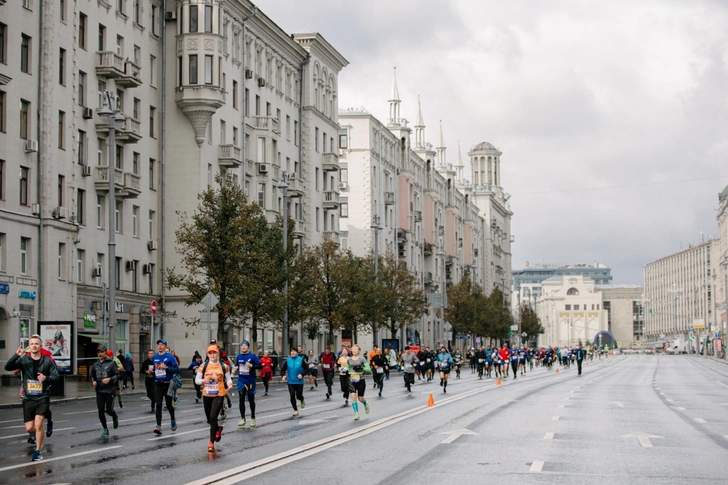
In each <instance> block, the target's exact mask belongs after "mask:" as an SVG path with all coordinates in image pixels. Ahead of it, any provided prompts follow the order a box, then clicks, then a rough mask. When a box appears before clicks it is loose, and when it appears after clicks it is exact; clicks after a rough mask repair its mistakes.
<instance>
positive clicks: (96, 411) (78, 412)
mask: <svg viewBox="0 0 728 485" xmlns="http://www.w3.org/2000/svg"><path fill="white" fill-rule="evenodd" d="M98 412H99V411H98V410H97V409H92V410H90V411H76V412H75V413H63V415H64V416H73V415H74V414H89V413H98Z"/></svg>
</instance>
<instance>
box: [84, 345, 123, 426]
mask: <svg viewBox="0 0 728 485" xmlns="http://www.w3.org/2000/svg"><path fill="white" fill-rule="evenodd" d="M96 354H97V355H98V357H99V360H98V361H96V362H94V365H93V367H92V368H91V383H92V385H93V386H94V389H96V409H98V411H99V421H101V426H102V427H103V428H104V430H103V431H102V432H101V436H102V437H104V438H106V437H108V436H109V428H108V426H107V425H106V415H107V414H108V415H109V416H111V419H112V420H113V421H114V429H117V428H118V427H119V416H117V415H116V412H115V411H114V394H115V393H116V383H117V382H118V381H119V369H118V368H117V367H116V364H115V363H114V361H113V360H111V359H110V358H109V357H108V356H107V355H106V347H104V346H103V345H99V348H98V349H96Z"/></svg>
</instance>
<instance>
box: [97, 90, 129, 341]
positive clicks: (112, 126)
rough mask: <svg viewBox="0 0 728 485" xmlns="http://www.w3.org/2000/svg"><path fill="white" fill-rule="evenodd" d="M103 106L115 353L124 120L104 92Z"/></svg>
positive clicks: (114, 101)
mask: <svg viewBox="0 0 728 485" xmlns="http://www.w3.org/2000/svg"><path fill="white" fill-rule="evenodd" d="M103 99H104V105H103V107H102V108H101V110H99V116H100V117H101V118H102V119H106V120H108V125H109V140H108V149H107V152H108V153H107V155H108V156H107V157H106V158H107V165H108V166H107V167H106V178H107V179H108V181H109V197H108V203H109V228H108V229H109V278H108V280H109V350H112V351H116V218H115V215H116V164H115V163H114V155H115V153H114V152H115V151H116V123H117V122H120V123H123V122H124V120H125V118H124V115H123V114H122V113H121V110H119V97H118V96H117V95H115V94H113V93H111V92H110V91H104V94H103Z"/></svg>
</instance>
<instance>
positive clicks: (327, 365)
mask: <svg viewBox="0 0 728 485" xmlns="http://www.w3.org/2000/svg"><path fill="white" fill-rule="evenodd" d="M319 361H320V362H321V373H322V374H323V376H324V383H325V384H326V388H327V389H328V390H327V391H326V399H327V400H328V399H329V398H330V397H331V396H333V395H334V390H333V387H334V368H335V367H336V356H335V355H334V354H333V352H331V349H330V348H329V347H326V349H325V350H324V352H323V353H322V354H321V356H320V357H319Z"/></svg>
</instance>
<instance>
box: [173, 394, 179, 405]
mask: <svg viewBox="0 0 728 485" xmlns="http://www.w3.org/2000/svg"><path fill="white" fill-rule="evenodd" d="M177 404H179V399H178V398H177V396H174V399H172V405H173V406H176V405H177Z"/></svg>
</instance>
